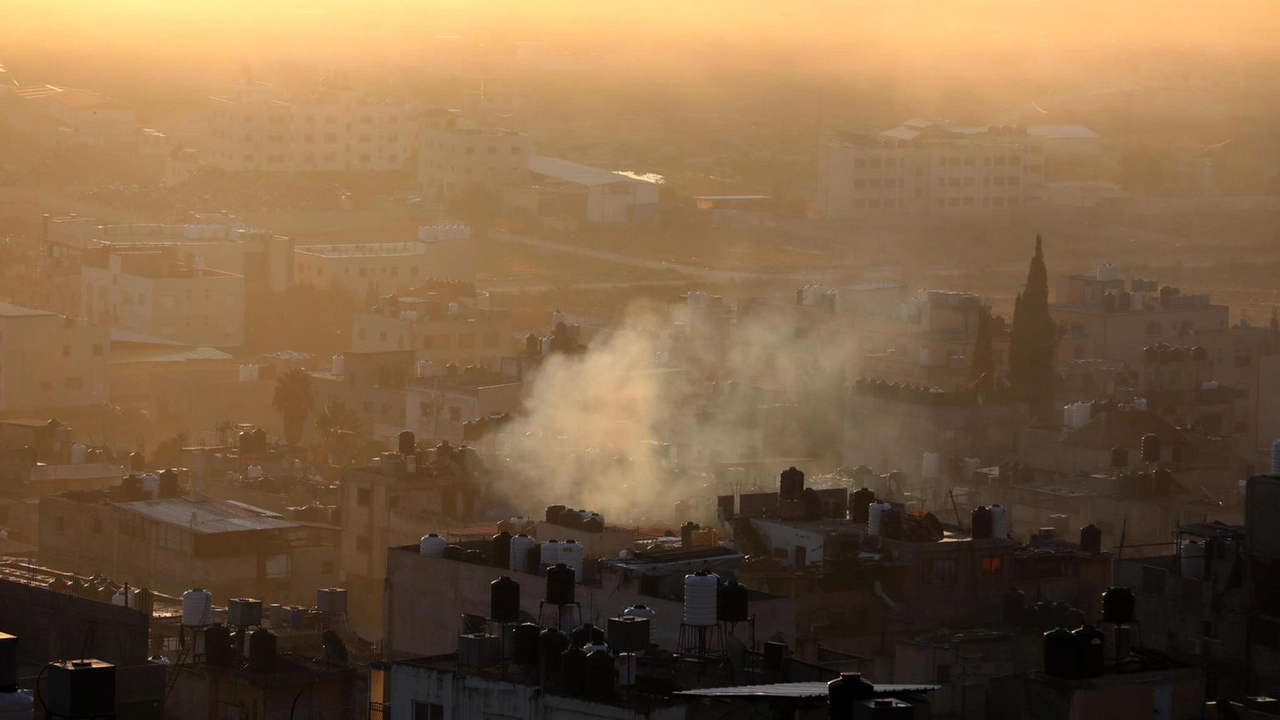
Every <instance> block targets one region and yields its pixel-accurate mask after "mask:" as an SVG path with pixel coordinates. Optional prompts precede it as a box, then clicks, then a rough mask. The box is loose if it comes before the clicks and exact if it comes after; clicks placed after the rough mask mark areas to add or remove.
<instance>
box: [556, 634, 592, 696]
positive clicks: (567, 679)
mask: <svg viewBox="0 0 1280 720" xmlns="http://www.w3.org/2000/svg"><path fill="white" fill-rule="evenodd" d="M586 675H587V652H586V651H585V650H583V649H582V648H580V647H577V646H574V645H570V646H569V648H568V649H566V650H565V651H564V652H562V653H560V687H561V688H562V689H563V690H564V691H565V692H566V693H568V694H569V695H581V694H582V690H583V684H584V683H585V682H586Z"/></svg>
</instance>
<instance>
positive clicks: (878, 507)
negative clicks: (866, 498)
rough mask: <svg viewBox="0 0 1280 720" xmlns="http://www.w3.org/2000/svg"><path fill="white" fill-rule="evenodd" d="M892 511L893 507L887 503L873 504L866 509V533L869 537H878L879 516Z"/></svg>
mask: <svg viewBox="0 0 1280 720" xmlns="http://www.w3.org/2000/svg"><path fill="white" fill-rule="evenodd" d="M892 509H893V506H892V505H890V504H889V503H887V502H881V501H877V502H873V503H871V505H870V506H869V507H867V533H868V534H870V535H875V536H879V535H880V520H881V516H882V515H884V514H885V513H886V512H889V511H890V510H892Z"/></svg>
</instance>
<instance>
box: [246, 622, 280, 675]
mask: <svg viewBox="0 0 1280 720" xmlns="http://www.w3.org/2000/svg"><path fill="white" fill-rule="evenodd" d="M275 667H276V634H275V633H273V632H271V631H270V630H265V629H262V628H259V629H257V630H254V631H253V633H252V634H251V635H249V672H252V673H269V672H271V671H272V670H274V669H275Z"/></svg>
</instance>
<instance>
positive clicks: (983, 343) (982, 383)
mask: <svg viewBox="0 0 1280 720" xmlns="http://www.w3.org/2000/svg"><path fill="white" fill-rule="evenodd" d="M995 377H996V357H995V351H994V350H993V349H992V347H991V311H990V310H989V309H987V308H985V307H984V308H982V309H981V310H980V311H979V312H978V334H977V337H975V338H974V339H973V362H972V363H970V365H969V382H971V383H976V384H977V385H978V386H979V387H981V388H984V389H985V388H989V387H991V385H992V383H993V382H994V381H995Z"/></svg>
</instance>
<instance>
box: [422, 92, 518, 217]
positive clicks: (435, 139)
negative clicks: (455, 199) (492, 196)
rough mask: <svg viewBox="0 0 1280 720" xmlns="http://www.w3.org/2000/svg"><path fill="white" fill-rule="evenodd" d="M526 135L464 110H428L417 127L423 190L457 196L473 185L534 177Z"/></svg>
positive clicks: (497, 185) (494, 184) (501, 184)
mask: <svg viewBox="0 0 1280 720" xmlns="http://www.w3.org/2000/svg"><path fill="white" fill-rule="evenodd" d="M532 154H533V152H532V145H531V143H530V140H529V137H528V136H527V135H522V134H520V133H518V132H515V131H512V130H503V129H500V128H491V127H482V126H481V125H479V124H478V123H476V122H474V121H472V120H469V119H466V118H463V117H462V116H461V115H460V114H459V113H457V112H455V111H450V110H441V111H436V112H434V113H431V114H429V115H428V116H427V117H426V119H425V120H424V122H423V123H422V126H421V127H420V128H419V130H418V192H419V193H421V194H423V195H428V196H432V197H440V196H448V195H456V194H458V193H461V192H462V191H464V190H466V189H467V188H469V187H472V186H475V187H481V188H484V189H487V190H496V189H498V188H501V187H504V186H507V185H517V184H524V183H526V182H527V181H528V178H529V157H530V155H532Z"/></svg>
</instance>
